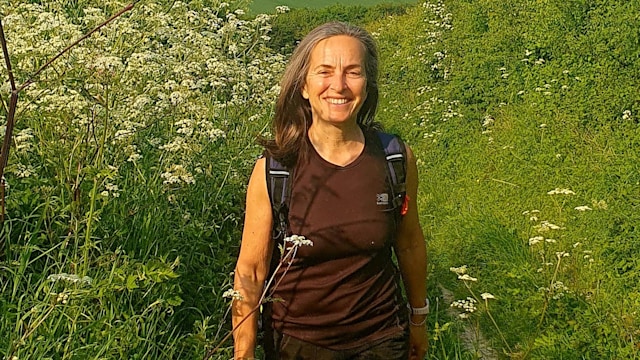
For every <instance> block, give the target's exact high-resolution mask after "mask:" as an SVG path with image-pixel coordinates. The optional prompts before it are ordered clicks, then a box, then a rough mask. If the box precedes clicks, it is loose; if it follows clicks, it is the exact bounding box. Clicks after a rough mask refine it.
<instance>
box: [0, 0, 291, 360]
mask: <svg viewBox="0 0 640 360" xmlns="http://www.w3.org/2000/svg"><path fill="white" fill-rule="evenodd" d="M125 5H126V3H125V2H122V1H117V0H100V1H97V2H96V1H91V2H88V1H80V2H77V3H75V4H74V5H70V4H69V3H68V2H63V1H51V2H39V3H24V2H18V3H17V4H13V3H12V2H10V1H8V0H0V9H2V14H1V15H2V23H3V27H4V30H5V33H6V38H7V43H8V48H9V49H8V50H9V54H10V56H11V63H12V66H13V73H14V75H15V78H16V81H17V82H18V83H23V82H24V81H26V80H27V79H28V78H29V77H30V76H31V75H32V74H33V73H34V72H35V70H36V69H38V68H39V67H40V66H41V65H43V64H44V63H45V62H46V61H47V60H48V59H50V58H52V57H53V56H55V55H56V54H58V53H59V52H60V51H61V50H62V49H63V48H64V47H65V46H67V45H68V44H70V43H71V42H72V41H73V40H75V39H77V38H79V37H80V36H81V35H82V34H83V33H86V32H87V31H89V30H90V29H92V28H94V27H95V26H96V25H98V24H100V23H101V22H102V21H104V20H105V19H106V18H108V17H109V16H111V15H112V14H113V13H115V12H117V11H118V10H120V9H121V8H123V7H124V6H125ZM272 18H273V16H272V15H258V16H255V17H251V18H250V17H247V16H245V14H244V9H243V8H239V7H238V5H237V4H235V3H226V2H207V3H206V5H205V3H203V2H199V1H193V2H180V1H177V2H174V1H163V0H158V1H144V2H139V3H137V4H135V6H134V8H133V10H131V11H130V12H128V13H126V14H125V15H123V16H121V17H119V18H118V19H117V20H116V21H114V22H112V23H111V24H109V25H108V26H106V27H104V28H102V29H101V30H100V31H99V32H97V33H96V34H94V35H92V36H91V37H89V38H88V39H87V40H85V41H84V42H82V43H80V44H79V45H78V46H76V47H74V48H73V49H72V50H71V51H70V52H68V53H67V54H66V55H64V56H63V57H61V58H60V59H58V61H56V62H55V63H53V65H52V66H50V67H48V68H47V69H46V70H45V71H44V72H43V73H41V74H40V76H39V77H38V78H37V79H36V81H35V82H34V83H33V84H31V85H30V86H29V87H27V88H26V89H25V90H24V91H23V92H22V93H21V96H20V102H19V104H18V115H17V129H16V131H15V132H14V138H13V142H14V147H13V151H12V153H11V158H10V161H9V167H8V168H7V172H6V179H7V183H8V185H9V188H8V193H7V208H6V211H7V220H6V221H5V223H4V224H3V227H2V229H1V230H0V237H1V238H2V239H3V242H2V244H3V246H4V247H5V249H6V253H3V257H2V266H3V267H5V268H6V269H8V271H9V273H11V274H13V275H12V276H10V277H4V275H2V276H3V281H2V285H1V286H2V287H3V292H2V293H3V295H2V298H3V301H2V303H6V301H8V303H20V304H21V305H20V306H18V307H17V308H14V309H13V310H12V311H9V312H7V313H6V316H3V320H2V321H1V322H0V329H1V330H0V332H1V333H3V334H9V336H2V340H0V347H2V348H3V349H9V352H8V353H7V356H8V357H9V358H11V357H12V356H16V357H18V358H28V357H34V358H36V357H37V358H45V357H52V356H53V357H56V356H59V357H68V356H77V357H78V356H79V357H94V356H108V357H109V356H113V357H118V358H137V357H140V356H143V354H144V356H145V357H146V356H150V355H151V354H155V356H158V357H160V358H174V357H183V356H186V354H190V355H189V356H194V355H195V354H198V353H199V352H203V351H204V345H203V344H204V343H205V342H206V341H208V340H207V339H206V338H207V337H209V336H211V335H212V328H211V327H209V326H206V325H204V326H203V325H202V324H205V323H206V321H208V320H209V319H210V318H211V317H213V318H215V317H217V316H219V315H218V314H217V313H219V312H222V311H223V310H222V309H223V308H222V307H221V306H220V305H221V304H222V300H219V299H217V297H216V296H214V294H212V292H214V291H216V290H215V289H216V288H218V287H219V286H220V285H221V284H220V283H221V281H224V280H223V278H221V277H217V276H214V274H217V271H219V270H222V269H223V268H229V267H230V266H231V265H232V261H231V256H232V253H233V248H230V247H228V246H225V247H223V246H222V245H223V244H224V242H226V241H227V240H228V239H230V238H231V237H233V236H235V234H237V231H238V229H237V227H238V226H237V225H238V221H239V218H240V212H241V206H240V203H241V202H240V197H241V189H242V187H243V186H244V178H243V177H241V176H240V174H242V173H246V171H247V168H248V166H249V165H250V164H251V162H252V161H253V160H252V159H253V158H255V156H256V155H257V153H258V151H259V150H258V149H257V147H256V146H254V145H253V139H254V138H255V136H256V135H259V134H261V133H262V132H263V129H264V127H265V125H264V124H265V123H266V120H267V119H268V117H269V115H270V112H271V107H272V103H273V101H274V98H275V96H276V95H277V93H278V91H279V89H278V86H277V79H278V76H279V74H280V73H281V71H282V69H283V66H284V59H285V58H284V56H283V55H280V54H277V53H274V52H273V51H271V50H270V49H269V48H268V47H266V46H265V44H266V41H268V40H269V33H270V30H271V25H270V24H271V21H272ZM0 77H1V79H2V80H1V81H2V82H1V86H0V97H1V98H2V99H3V100H4V99H6V98H8V95H9V91H10V87H9V83H8V74H7V71H6V68H5V67H4V66H3V67H2V68H1V70H0ZM0 113H1V112H0ZM2 114H4V113H2ZM0 130H3V131H2V135H4V128H2V129H0ZM223 189H225V190H226V191H225V192H223V191H222V190H223ZM176 230H178V231H176ZM5 239H6V243H5V242H4V240H5ZM5 244H6V245H5ZM219 248H224V251H218V249H219ZM169 254H171V255H169ZM25 256H26V258H25ZM178 256H180V257H181V258H183V259H184V261H181V262H179V261H177V259H178ZM31 257H32V260H29V259H30V258H31ZM5 259H6V260H5ZM170 259H173V260H170ZM216 262H218V263H217V265H213V264H215V263H216ZM216 266H219V269H218V270H215V267H216ZM178 276H181V278H180V282H178V281H177V277H178ZM86 279H89V280H86ZM5 280H6V281H5ZM85 280H86V281H85ZM8 289H14V291H13V293H10V294H9V295H5V294H7V292H6V291H7V290H8ZM16 289H21V290H20V291H18V292H16ZM203 290H204V292H203ZM5 296H8V297H5ZM182 299H186V303H183V300H182ZM189 308H197V309H199V310H198V311H203V312H204V314H203V315H199V314H198V313H197V312H191V310H185V309H189ZM176 309H178V310H180V311H183V316H181V317H179V318H176V317H172V316H171V315H172V314H173V313H174V311H175V310H176ZM198 318H199V319H200V321H199V322H198V324H200V325H199V326H201V328H200V329H201V330H202V332H200V333H198V331H194V334H193V335H183V334H182V333H181V330H178V329H180V327H182V328H183V329H185V330H187V332H185V334H188V333H189V332H188V330H189V329H190V326H191V324H193V323H194V322H195V321H196V320H198ZM61 319H66V320H65V321H64V322H60V321H61ZM15 324H18V325H15ZM98 324H99V326H96V325H98ZM76 328H78V329H84V330H82V331H79V332H76V331H75V330H74V329H76ZM161 329H162V330H161ZM167 329H174V330H167ZM183 332H184V331H183ZM196 334H200V335H201V336H202V337H201V338H198V337H197V336H200V335H196ZM43 337H46V339H47V340H46V341H42V339H43ZM148 337H150V338H154V339H155V341H154V342H152V343H149V342H143V339H145V338H148ZM60 339H65V340H60ZM179 342H180V343H183V345H180V346H178V345H177V344H178V343H179ZM63 343H64V344H65V345H64V346H60V345H59V344H63ZM99 354H102V355H99ZM181 354H182V355H181Z"/></svg>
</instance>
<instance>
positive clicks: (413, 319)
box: [409, 315, 427, 326]
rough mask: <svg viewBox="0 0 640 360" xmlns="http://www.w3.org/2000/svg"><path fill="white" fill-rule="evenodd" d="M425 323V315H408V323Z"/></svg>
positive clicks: (420, 324)
mask: <svg viewBox="0 0 640 360" xmlns="http://www.w3.org/2000/svg"><path fill="white" fill-rule="evenodd" d="M426 323H427V315H409V325H411V326H424V325H425V324H426Z"/></svg>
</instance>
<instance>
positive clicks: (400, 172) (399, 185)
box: [377, 131, 407, 219]
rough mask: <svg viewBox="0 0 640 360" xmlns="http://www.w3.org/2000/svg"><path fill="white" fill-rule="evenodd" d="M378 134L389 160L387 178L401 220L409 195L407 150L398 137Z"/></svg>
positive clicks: (393, 202)
mask: <svg viewBox="0 0 640 360" xmlns="http://www.w3.org/2000/svg"><path fill="white" fill-rule="evenodd" d="M377 134H378V138H379V139H380V143H381V145H382V148H383V149H384V155H385V158H386V160H387V177H388V178H389V183H390V187H391V196H392V197H391V198H392V205H393V208H394V209H395V210H396V211H397V215H398V218H399V219H400V218H401V216H402V214H401V210H402V207H403V204H404V201H405V196H406V195H407V185H406V181H407V149H406V147H405V146H404V142H403V141H402V140H401V139H400V138H399V137H398V136H396V135H392V134H387V133H383V132H380V131H378V132H377Z"/></svg>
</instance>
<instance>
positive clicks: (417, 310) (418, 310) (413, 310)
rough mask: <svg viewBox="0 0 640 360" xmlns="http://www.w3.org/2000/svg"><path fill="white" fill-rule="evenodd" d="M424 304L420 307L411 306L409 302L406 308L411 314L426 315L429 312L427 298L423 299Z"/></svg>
mask: <svg viewBox="0 0 640 360" xmlns="http://www.w3.org/2000/svg"><path fill="white" fill-rule="evenodd" d="M424 302H425V304H426V305H425V306H423V307H421V308H414V307H411V304H409V303H407V308H408V309H409V313H410V314H411V315H427V314H428V313H429V298H426V299H424Z"/></svg>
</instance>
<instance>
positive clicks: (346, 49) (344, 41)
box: [309, 35, 365, 66]
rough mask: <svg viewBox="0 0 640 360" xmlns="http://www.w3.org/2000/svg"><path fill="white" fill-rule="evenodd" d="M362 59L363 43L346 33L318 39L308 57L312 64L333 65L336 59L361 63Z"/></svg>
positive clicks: (363, 54) (363, 53)
mask: <svg viewBox="0 0 640 360" xmlns="http://www.w3.org/2000/svg"><path fill="white" fill-rule="evenodd" d="M364 60H365V48H364V45H363V44H362V42H360V40H358V39H356V38H354V37H352V36H348V35H338V36H332V37H329V38H326V39H323V40H321V41H319V42H318V43H317V44H316V46H314V48H313V49H312V50H311V54H310V57H309V62H310V64H311V65H312V66H314V65H316V66H317V65H335V62H336V61H339V62H340V63H344V62H345V61H346V62H348V63H357V64H360V65H362V64H363V63H364ZM325 63H326V64H325Z"/></svg>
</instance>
